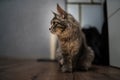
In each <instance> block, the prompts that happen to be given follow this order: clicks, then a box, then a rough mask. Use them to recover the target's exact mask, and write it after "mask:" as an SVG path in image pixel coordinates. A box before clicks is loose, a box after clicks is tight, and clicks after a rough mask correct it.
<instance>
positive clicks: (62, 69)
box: [61, 65, 73, 72]
mask: <svg viewBox="0 0 120 80" xmlns="http://www.w3.org/2000/svg"><path fill="white" fill-rule="evenodd" d="M61 71H62V72H72V71H73V70H72V66H67V65H63V66H62V67H61Z"/></svg>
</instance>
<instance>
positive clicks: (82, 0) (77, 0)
mask: <svg viewBox="0 0 120 80" xmlns="http://www.w3.org/2000/svg"><path fill="white" fill-rule="evenodd" d="M67 2H91V0H67Z"/></svg>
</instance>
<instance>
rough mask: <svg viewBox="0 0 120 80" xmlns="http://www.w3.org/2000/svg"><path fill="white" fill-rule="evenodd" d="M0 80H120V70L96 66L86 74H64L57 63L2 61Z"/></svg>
mask: <svg viewBox="0 0 120 80" xmlns="http://www.w3.org/2000/svg"><path fill="white" fill-rule="evenodd" d="M0 80H120V69H117V68H112V67H108V66H96V65H94V66H93V67H92V68H91V69H90V70H89V71H86V72H84V71H76V72H73V73H62V72H60V71H59V69H58V65H57V63H55V62H44V61H42V62H41V61H39V62H37V61H35V60H7V61H6V60H0Z"/></svg>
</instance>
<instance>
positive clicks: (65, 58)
mask: <svg viewBox="0 0 120 80" xmlns="http://www.w3.org/2000/svg"><path fill="white" fill-rule="evenodd" d="M57 12H58V14H56V13H54V12H53V14H54V18H53V19H52V20H51V28H49V30H50V32H51V33H53V34H55V35H56V36H57V37H58V40H59V48H58V49H57V51H56V59H57V60H58V63H59V64H60V68H61V70H62V72H72V71H73V70H76V69H82V70H88V69H89V68H90V67H91V64H92V62H93V60H94V52H93V50H92V49H91V48H90V47H89V46H88V45H87V44H86V39H85V36H84V34H83V32H82V31H81V27H80V25H79V22H77V21H76V20H75V18H74V17H73V16H72V15H71V14H69V13H67V12H66V11H64V10H63V9H62V8H61V7H60V6H59V5H58V4H57Z"/></svg>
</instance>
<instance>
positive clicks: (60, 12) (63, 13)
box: [57, 4, 67, 18]
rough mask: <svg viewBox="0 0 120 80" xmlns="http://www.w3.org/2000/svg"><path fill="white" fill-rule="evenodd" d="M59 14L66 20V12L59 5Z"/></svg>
mask: <svg viewBox="0 0 120 80" xmlns="http://www.w3.org/2000/svg"><path fill="white" fill-rule="evenodd" d="M57 12H58V13H59V14H60V15H61V16H62V17H63V18H65V16H66V14H67V13H66V12H65V11H64V10H63V9H62V8H61V7H60V6H59V4H57Z"/></svg>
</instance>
